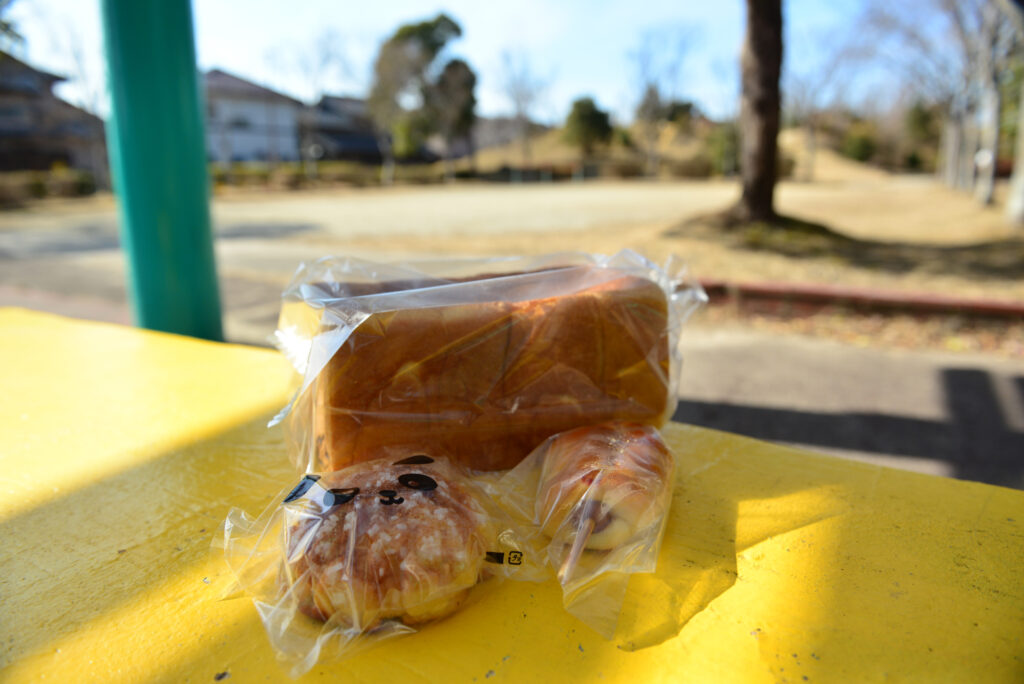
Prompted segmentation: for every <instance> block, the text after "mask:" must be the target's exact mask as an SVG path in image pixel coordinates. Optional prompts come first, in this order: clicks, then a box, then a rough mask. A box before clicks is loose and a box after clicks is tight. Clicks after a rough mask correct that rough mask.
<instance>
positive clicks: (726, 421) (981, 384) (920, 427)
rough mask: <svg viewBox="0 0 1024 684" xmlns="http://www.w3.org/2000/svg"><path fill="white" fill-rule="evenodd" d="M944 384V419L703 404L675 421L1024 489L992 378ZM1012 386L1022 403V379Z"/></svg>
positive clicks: (967, 371)
mask: <svg viewBox="0 0 1024 684" xmlns="http://www.w3.org/2000/svg"><path fill="white" fill-rule="evenodd" d="M942 385H943V391H944V395H945V404H946V415H947V416H948V418H947V420H945V421H932V420H923V419H919V418H906V417H900V416H891V415H886V414H881V413H870V412H864V413H860V412H858V413H824V412H821V413H819V412H813V411H798V410H793V409H779V408H767V407H760V406H744V405H738V404H728V403H716V402H705V401H680V402H679V406H678V408H677V409H676V413H675V415H674V416H673V417H672V419H673V420H676V421H679V422H683V423H692V424H696V425H701V426H705V427H710V428H715V429H718V430H725V431H728V432H735V433H739V434H744V435H748V436H750V437H756V438H759V439H765V440H770V441H779V442H787V443H799V444H806V445H809V446H817V447H823V448H825V447H834V448H837V449H848V450H851V451H860V452H869V453H877V454H886V455H890V454H891V455H900V456H911V457H917V458H927V459H931V460H938V461H943V462H946V463H948V464H950V465H951V466H952V469H953V474H954V476H955V477H957V478H959V479H963V480H974V481H978V482H985V483H988V484H996V485H1001V486H1004V487H1016V488H1018V489H1024V432H1020V431H1017V430H1015V429H1014V427H1013V426H1012V425H1010V424H1009V423H1010V421H1008V420H1007V416H1005V415H1004V413H1003V411H1004V409H1006V403H1002V404H1001V402H1000V401H999V399H998V397H997V395H996V393H995V391H994V389H993V385H992V381H991V377H990V376H989V374H988V373H987V372H985V371H981V370H977V369H972V368H948V369H945V370H944V371H943V372H942ZM1013 385H1014V389H1015V390H1016V393H1017V396H1018V399H1019V402H1020V403H1024V377H1015V378H1014V379H1013ZM1007 410H1012V409H1007ZM1021 418H1024V416H1021Z"/></svg>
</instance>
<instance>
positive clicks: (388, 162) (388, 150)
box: [377, 133, 395, 185]
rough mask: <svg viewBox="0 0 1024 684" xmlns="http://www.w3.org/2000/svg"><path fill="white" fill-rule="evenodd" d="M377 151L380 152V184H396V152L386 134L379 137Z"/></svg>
mask: <svg viewBox="0 0 1024 684" xmlns="http://www.w3.org/2000/svg"><path fill="white" fill-rule="evenodd" d="M377 149H378V150H380V157H381V163H380V184H381V185H391V184H392V183H394V182H395V151H394V149H392V147H391V140H390V139H388V136H387V134H386V133H384V134H378V135H377Z"/></svg>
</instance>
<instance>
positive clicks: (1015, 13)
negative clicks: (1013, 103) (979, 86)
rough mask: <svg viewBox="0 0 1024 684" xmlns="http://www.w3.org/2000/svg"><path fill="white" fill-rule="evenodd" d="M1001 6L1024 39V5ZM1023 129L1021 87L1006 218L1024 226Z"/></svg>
mask: <svg viewBox="0 0 1024 684" xmlns="http://www.w3.org/2000/svg"><path fill="white" fill-rule="evenodd" d="M999 8H1000V10H1002V12H1003V14H1004V15H1005V16H1006V18H1007V20H1008V21H1009V23H1010V24H1011V25H1012V26H1013V28H1014V30H1015V31H1016V34H1017V37H1018V39H1024V7H1022V6H1021V4H1019V3H1018V2H1014V1H1012V0H1000V2H999ZM1021 131H1024V88H1021V89H1020V103H1019V104H1018V105H1017V144H1016V149H1014V153H1013V175H1012V176H1011V177H1010V192H1009V195H1008V197H1007V200H1006V219H1007V220H1008V221H1009V222H1010V223H1011V224H1012V225H1014V226H1017V227H1019V228H1024V135H1022V134H1021Z"/></svg>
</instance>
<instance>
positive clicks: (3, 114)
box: [0, 52, 107, 182]
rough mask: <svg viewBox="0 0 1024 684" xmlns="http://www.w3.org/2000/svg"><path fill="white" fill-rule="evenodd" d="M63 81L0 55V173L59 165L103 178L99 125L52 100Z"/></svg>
mask: <svg viewBox="0 0 1024 684" xmlns="http://www.w3.org/2000/svg"><path fill="white" fill-rule="evenodd" d="M64 80H66V79H64V77H62V76H57V75H55V74H50V73H47V72H45V71H41V70H39V69H35V68H33V67H31V66H29V65H28V64H25V63H24V62H22V61H21V60H19V59H16V58H15V57H12V56H11V55H9V54H7V53H6V52H0V170H2V171H13V170H46V169H49V168H51V167H53V166H54V165H57V164H63V165H67V166H69V167H71V168H76V169H85V170H88V171H91V172H92V173H93V174H94V176H95V177H96V178H97V179H98V181H99V182H102V178H103V177H104V175H105V173H106V163H107V155H106V147H105V142H104V132H103V121H102V120H100V119H99V118H98V117H96V116H93V115H92V114H90V113H88V112H86V111H84V110H82V109H79V108H78V107H75V106H73V105H71V104H68V103H67V102H65V101H64V100H62V99H60V98H59V97H57V96H56V95H54V94H53V86H54V85H56V84H57V83H59V82H61V81H64Z"/></svg>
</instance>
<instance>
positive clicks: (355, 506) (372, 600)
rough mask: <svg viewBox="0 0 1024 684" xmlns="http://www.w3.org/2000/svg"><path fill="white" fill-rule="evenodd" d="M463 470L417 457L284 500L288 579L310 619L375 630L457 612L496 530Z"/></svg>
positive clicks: (307, 484) (332, 477)
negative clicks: (387, 622) (391, 623)
mask: <svg viewBox="0 0 1024 684" xmlns="http://www.w3.org/2000/svg"><path fill="white" fill-rule="evenodd" d="M476 496H477V495H476V490H475V489H473V488H472V486H471V485H470V484H469V483H468V482H467V481H466V480H465V478H464V477H463V476H462V473H461V471H460V470H459V469H458V468H456V467H454V466H452V465H451V464H449V463H448V462H446V461H444V460H434V459H432V458H429V457H427V456H413V457H410V458H406V459H402V460H399V461H396V462H389V461H371V462H366V463H360V464H358V465H355V466H351V467H349V468H345V469H344V470H340V471H337V472H332V473H325V474H323V475H307V476H306V477H305V478H304V479H303V480H302V481H301V482H300V484H299V485H298V486H297V487H296V488H295V490H293V491H292V493H291V494H290V495H289V496H288V497H287V499H286V500H285V521H284V522H285V527H284V530H285V547H286V548H285V551H286V559H285V563H284V566H283V573H282V580H283V582H284V583H285V585H286V590H287V591H290V592H293V595H294V598H295V599H296V602H297V604H298V607H299V610H301V611H302V612H303V613H305V614H307V615H309V616H310V617H313V618H316V619H320V620H324V621H330V622H332V623H335V624H340V625H344V626H347V627H354V628H356V629H358V630H360V631H368V630H372V629H374V628H376V627H377V626H378V625H380V624H381V623H382V622H383V621H385V620H397V621H400V622H402V623H404V624H406V625H415V624H419V623H422V622H426V621H428V620H433V619H437V618H441V617H444V616H446V615H448V614H450V613H452V612H453V611H455V610H456V609H457V608H458V607H459V605H460V604H461V603H462V602H463V600H464V599H465V598H466V596H467V594H468V593H469V590H470V588H471V587H473V585H475V584H476V583H477V582H478V581H479V579H480V578H481V575H482V572H483V563H484V559H485V556H486V548H487V544H488V541H489V540H491V539H493V530H492V529H491V525H490V523H489V521H488V516H487V514H486V512H485V510H484V508H483V507H482V506H481V504H480V501H479V500H478V499H477V498H476Z"/></svg>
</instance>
